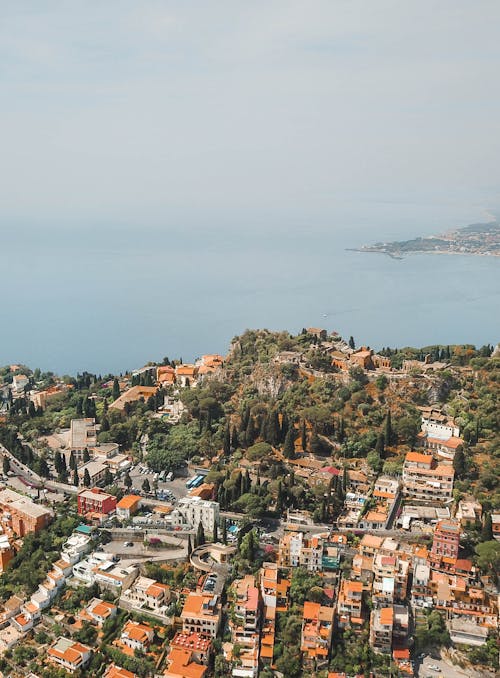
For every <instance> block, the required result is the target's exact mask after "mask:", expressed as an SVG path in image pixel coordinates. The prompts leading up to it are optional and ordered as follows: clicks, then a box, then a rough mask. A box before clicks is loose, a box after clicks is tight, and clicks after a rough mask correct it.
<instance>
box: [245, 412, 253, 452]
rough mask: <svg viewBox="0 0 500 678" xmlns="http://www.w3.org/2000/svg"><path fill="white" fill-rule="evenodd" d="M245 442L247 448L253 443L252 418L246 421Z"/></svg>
mask: <svg viewBox="0 0 500 678" xmlns="http://www.w3.org/2000/svg"><path fill="white" fill-rule="evenodd" d="M245 441H246V444H247V447H250V446H251V445H253V444H254V442H255V425H254V421H253V417H249V419H248V424H247V428H246V431H245Z"/></svg>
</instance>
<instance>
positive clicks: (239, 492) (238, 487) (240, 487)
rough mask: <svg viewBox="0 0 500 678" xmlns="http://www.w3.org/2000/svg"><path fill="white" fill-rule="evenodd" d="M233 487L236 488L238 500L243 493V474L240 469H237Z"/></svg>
mask: <svg viewBox="0 0 500 678" xmlns="http://www.w3.org/2000/svg"><path fill="white" fill-rule="evenodd" d="M234 487H235V490H236V500H238V499H239V498H240V497H241V495H242V494H243V475H242V474H241V472H240V471H238V475H237V476H236V482H235V484H234Z"/></svg>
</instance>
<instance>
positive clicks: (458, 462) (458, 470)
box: [453, 446, 467, 480]
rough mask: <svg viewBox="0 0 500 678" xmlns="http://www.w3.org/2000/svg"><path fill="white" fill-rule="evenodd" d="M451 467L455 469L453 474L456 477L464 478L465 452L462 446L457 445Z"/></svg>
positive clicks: (465, 469) (465, 466)
mask: <svg viewBox="0 0 500 678" xmlns="http://www.w3.org/2000/svg"><path fill="white" fill-rule="evenodd" d="M453 468H454V469H455V476H456V478H458V479H460V480H461V479H462V478H464V476H465V474H466V472H467V464H466V459H465V454H464V451H463V449H462V447H461V446H460V447H458V448H457V451H456V452H455V456H454V457H453Z"/></svg>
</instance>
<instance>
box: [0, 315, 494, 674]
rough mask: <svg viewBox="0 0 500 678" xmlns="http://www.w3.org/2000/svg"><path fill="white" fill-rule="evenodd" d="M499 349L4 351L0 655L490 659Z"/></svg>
mask: <svg viewBox="0 0 500 678" xmlns="http://www.w3.org/2000/svg"><path fill="white" fill-rule="evenodd" d="M499 368H500V358H499V350H498V348H497V349H494V348H493V347H491V346H487V347H482V348H481V349H476V348H475V347H472V346H451V347H450V346H435V347H427V348H425V349H409V348H408V349H389V348H387V349H383V350H381V351H379V352H375V351H374V350H373V349H371V348H369V347H366V346H361V347H356V345H355V341H354V339H353V338H352V337H351V338H350V339H349V340H344V339H342V338H341V337H340V336H339V335H338V334H337V333H335V332H332V333H328V332H327V331H326V330H324V329H322V328H307V329H306V328H305V329H304V330H303V331H302V333H300V334H299V335H297V336H292V335H289V334H288V333H271V332H268V331H264V330H263V331H248V332H247V333H245V334H244V335H242V336H241V337H237V338H235V340H234V341H233V343H232V344H231V347H230V351H229V353H228V355H227V356H225V357H224V356H221V355H218V354H207V355H203V356H202V357H201V358H199V359H197V360H196V361H194V362H193V363H192V364H185V363H183V362H182V361H181V360H172V361H171V360H169V359H168V358H165V359H164V360H163V361H162V362H161V363H149V364H147V365H145V366H144V367H142V368H139V369H137V370H135V371H133V372H131V373H127V374H121V375H106V376H101V375H91V374H88V373H84V374H81V375H77V376H76V377H74V378H65V379H61V378H59V377H58V376H56V375H54V374H52V373H43V372H41V371H40V370H35V371H32V370H31V369H29V368H27V367H25V366H23V365H20V364H19V365H9V366H6V367H5V368H2V370H1V371H0V456H1V460H2V474H1V487H0V571H1V577H0V672H1V674H0V675H3V676H11V677H12V678H17V677H18V676H31V678H35V677H38V678H59V677H60V676H65V675H74V676H77V677H78V676H102V677H103V678H134V677H135V676H136V677H139V678H142V677H146V676H156V677H160V676H165V677H166V678H211V677H224V676H227V677H229V676H234V677H235V678H257V677H259V676H260V677H262V678H271V677H273V676H276V677H279V676H283V677H284V678H294V677H297V678H298V677H299V676H305V675H307V676H315V677H316V678H350V677H353V676H356V677H359V678H361V676H366V677H369V676H373V677H376V676H407V677H408V678H410V677H413V676H417V677H418V676H420V677H422V678H430V677H431V676H437V675H439V674H442V676H443V677H444V678H459V676H462V675H469V676H473V677H476V678H479V677H483V676H484V677H485V678H486V677H488V678H489V677H493V676H494V675H495V672H497V671H498V655H499V635H498V631H499V601H500V598H499V589H498V584H499V582H498V571H499V568H500V493H499V488H498V471H499V465H500V462H499V461H498V450H499V447H498V444H499V440H500V438H499V427H498V423H499V422H498V416H499V411H498V397H499V393H498V388H499V387H498V384H499V383H500V381H499V380H498V374H499Z"/></svg>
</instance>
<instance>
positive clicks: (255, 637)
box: [229, 575, 261, 678]
mask: <svg viewBox="0 0 500 678" xmlns="http://www.w3.org/2000/svg"><path fill="white" fill-rule="evenodd" d="M230 597H231V602H232V614H231V616H230V620H229V628H230V630H231V641H232V643H233V646H234V645H238V646H239V647H240V652H239V655H238V664H239V667H241V669H242V670H243V672H244V673H245V675H246V676H248V678H254V676H257V675H258V667H259V627H260V618H261V599H260V592H259V589H258V587H257V586H256V581H255V577H254V576H253V575H247V576H246V577H244V578H243V579H239V580H237V581H235V582H234V584H233V586H232V589H231V593H230Z"/></svg>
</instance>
